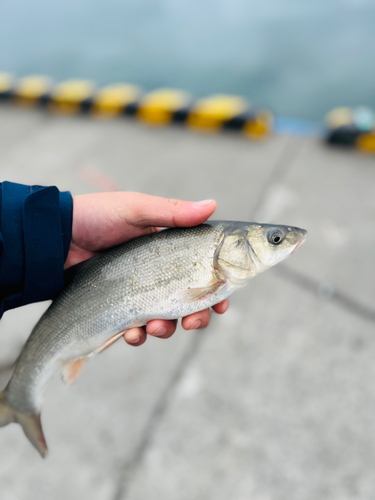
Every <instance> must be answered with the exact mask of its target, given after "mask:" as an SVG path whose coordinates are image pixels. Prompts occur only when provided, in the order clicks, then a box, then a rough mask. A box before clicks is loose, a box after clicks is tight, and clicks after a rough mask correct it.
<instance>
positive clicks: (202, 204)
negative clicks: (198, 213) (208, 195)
mask: <svg viewBox="0 0 375 500" xmlns="http://www.w3.org/2000/svg"><path fill="white" fill-rule="evenodd" d="M212 201H214V200H202V201H196V202H195V203H194V205H196V206H197V207H204V206H205V205H209V204H210V203H211V202H212Z"/></svg>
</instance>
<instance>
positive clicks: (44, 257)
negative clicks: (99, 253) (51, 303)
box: [0, 182, 73, 315]
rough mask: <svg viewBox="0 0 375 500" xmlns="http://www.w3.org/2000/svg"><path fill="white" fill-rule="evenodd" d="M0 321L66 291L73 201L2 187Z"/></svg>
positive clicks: (48, 192)
mask: <svg viewBox="0 0 375 500" xmlns="http://www.w3.org/2000/svg"><path fill="white" fill-rule="evenodd" d="M0 207H1V215H0V232H1V236H0V254H1V261H0V294H1V295H0V299H1V303H0V315H2V314H3V312H4V311H6V310H7V309H13V308H14V307H18V306H21V305H24V304H29V303H31V302H39V301H41V300H46V299H50V298H52V297H53V296H55V295H56V294H57V293H58V292H60V291H61V290H62V288H63V285H64V263H65V260H66V258H67V255H68V252H69V247H70V241H71V237H72V217H73V200H72V196H71V194H70V193H69V192H63V193H60V192H59V190H58V189H57V188H56V187H55V186H51V187H42V186H25V185H22V184H15V183H12V182H3V183H2V184H1V186H0Z"/></svg>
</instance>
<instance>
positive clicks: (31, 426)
mask: <svg viewBox="0 0 375 500" xmlns="http://www.w3.org/2000/svg"><path fill="white" fill-rule="evenodd" d="M11 422H17V423H19V424H20V425H21V427H22V429H23V432H24V433H25V435H26V437H27V438H28V439H29V441H30V442H31V444H32V445H33V446H35V448H36V449H37V450H38V451H39V453H40V454H41V456H42V457H43V458H44V457H45V456H46V454H47V443H46V440H45V438H44V435H43V429H42V424H41V422H40V414H34V415H26V414H25V413H21V412H18V411H16V410H14V409H13V408H11V407H10V406H9V405H8V404H7V401H6V391H5V389H4V390H3V391H2V392H0V427H4V426H5V425H8V424H10V423H11Z"/></svg>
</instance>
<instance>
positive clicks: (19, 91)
mask: <svg viewBox="0 0 375 500" xmlns="http://www.w3.org/2000/svg"><path fill="white" fill-rule="evenodd" d="M51 87H52V80H51V78H49V77H48V76H42V75H32V76H26V77H25V78H21V79H20V80H19V81H18V82H17V84H16V86H15V89H14V93H13V99H14V101H15V102H16V104H17V105H18V106H24V107H28V108H30V107H34V106H37V105H38V104H40V103H41V102H42V99H43V98H46V96H48V94H49V93H50V91H51Z"/></svg>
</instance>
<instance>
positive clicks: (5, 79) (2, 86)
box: [0, 73, 14, 101]
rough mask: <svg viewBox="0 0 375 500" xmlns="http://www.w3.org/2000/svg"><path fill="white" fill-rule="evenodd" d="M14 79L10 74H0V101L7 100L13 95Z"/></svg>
mask: <svg viewBox="0 0 375 500" xmlns="http://www.w3.org/2000/svg"><path fill="white" fill-rule="evenodd" d="M13 90H14V79H13V77H12V75H11V74H10V73H0V99H1V100H4V101H5V100H7V99H10V97H12V95H13Z"/></svg>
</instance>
